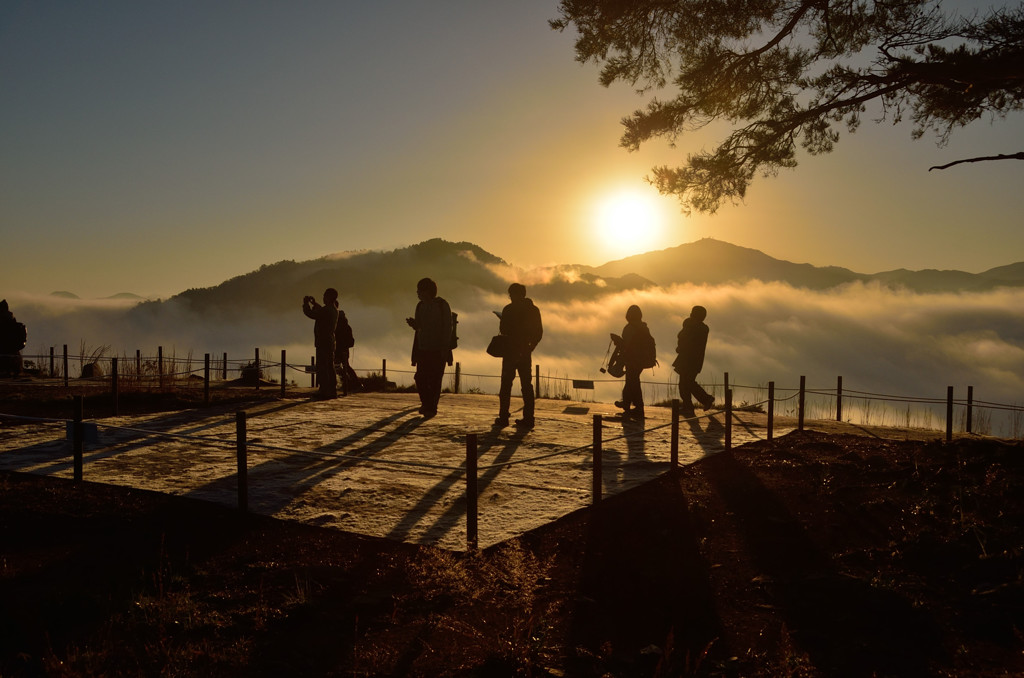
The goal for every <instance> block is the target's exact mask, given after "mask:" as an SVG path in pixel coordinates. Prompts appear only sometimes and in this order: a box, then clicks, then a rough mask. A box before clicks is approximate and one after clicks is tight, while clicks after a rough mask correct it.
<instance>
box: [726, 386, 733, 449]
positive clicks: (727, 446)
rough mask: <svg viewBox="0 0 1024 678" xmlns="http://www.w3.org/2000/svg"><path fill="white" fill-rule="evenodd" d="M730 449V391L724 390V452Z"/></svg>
mask: <svg viewBox="0 0 1024 678" xmlns="http://www.w3.org/2000/svg"><path fill="white" fill-rule="evenodd" d="M731 449H732V389H731V388H727V389H725V451H726V452H728V451H729V450H731Z"/></svg>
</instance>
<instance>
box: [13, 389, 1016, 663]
mask: <svg viewBox="0 0 1024 678" xmlns="http://www.w3.org/2000/svg"><path fill="white" fill-rule="evenodd" d="M51 406H52V407H58V406H59V407H66V403H51ZM35 407H38V408H40V409H37V410H35V411H36V412H37V414H41V413H42V411H43V410H44V409H45V407H44V406H43V405H42V404H37V405H36V406H35ZM54 416H65V415H57V414H55V415H54ZM818 424H820V426H817V427H816V425H818ZM808 428H809V429H812V430H805V431H803V432H799V431H793V432H789V433H786V434H785V435H780V436H779V437H777V438H775V439H774V440H772V441H765V440H759V441H755V442H751V443H747V444H745V445H743V446H741V447H737V448H735V449H733V450H732V451H731V452H724V451H717V452H714V453H712V454H708V455H706V456H704V457H702V458H701V459H699V460H698V461H695V462H694V463H692V464H690V465H687V466H683V467H681V468H679V469H676V470H669V471H667V472H665V473H661V474H660V475H658V476H657V477H655V478H654V479H651V480H648V481H646V482H643V483H642V484H639V485H636V486H633V487H629V488H626V489H624V490H623V491H621V492H620V493H617V494H614V495H611V496H608V497H606V498H605V499H603V500H602V501H601V502H600V503H599V504H598V505H597V506H589V507H583V508H579V509H576V510H574V511H572V512H570V513H568V514H567V515H564V516H562V517H560V518H558V519H557V520H554V521H553V522H550V523H547V524H544V525H541V526H539V527H536V528H533V529H530V530H528V531H526V532H525V533H523V534H521V535H519V536H516V537H513V538H511V539H508V540H505V541H502V542H499V543H496V544H494V545H492V546H489V547H487V548H484V549H480V550H476V551H453V550H449V549H443V548H439V547H436V546H430V545H424V544H410V543H403V542H401V541H397V540H394V539H385V538H379V537H370V536H365V535H358V534H353V533H351V532H346V531H343V530H339V529H336V528H324V527H318V526H315V525H310V524H303V523H298V522H295V521H291V520H280V519H275V518H271V517H267V516H259V515H252V514H242V513H240V512H238V511H237V510H233V509H231V508H230V507H228V506H224V505H220V504H217V503H215V502H210V501H202V500H197V499H194V498H189V497H183V496H173V495H169V494H167V493H162V492H153V491H146V490H139V489H129V488H124V487H115V486H111V485H105V484H99V483H91V482H85V483H81V484H76V483H73V482H72V481H70V480H67V479H64V478H57V477H44V476H41V475H38V474H34V473H16V472H0V545H2V546H0V600H3V601H4V604H3V608H2V612H0V675H3V676H29V675H47V676H93V675H133V676H137V675H146V676H155V675H164V676H239V675H246V676H281V675H293V676H403V675H409V676H623V677H626V676H984V677H988V676H992V677H995V676H1013V675H1022V674H1024V636H1022V630H1024V558H1022V553H1021V551H1022V549H1024V538H1022V537H1024V480H1022V479H1024V475H1022V472H1024V445H1022V444H1021V443H1019V442H1005V441H998V440H992V439H983V438H978V437H962V436H961V437H957V438H956V439H955V440H954V441H953V442H951V443H946V442H943V441H941V440H940V435H939V434H937V433H936V432H930V433H922V432H904V431H895V430H892V431H878V430H873V431H858V434H856V435H855V434H853V433H849V432H839V431H836V430H829V429H835V427H834V426H832V425H825V424H824V423H822V422H813V423H811V424H809V426H808ZM815 428H820V429H821V430H813V429H815Z"/></svg>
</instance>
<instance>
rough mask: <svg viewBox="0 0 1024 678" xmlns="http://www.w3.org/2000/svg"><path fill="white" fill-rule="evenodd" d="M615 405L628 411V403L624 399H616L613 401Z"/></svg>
mask: <svg viewBox="0 0 1024 678" xmlns="http://www.w3.org/2000/svg"><path fill="white" fill-rule="evenodd" d="M615 407H618V408H620V409H623V410H626V411H629V405H627V404H626V401H625V400H616V401H615Z"/></svg>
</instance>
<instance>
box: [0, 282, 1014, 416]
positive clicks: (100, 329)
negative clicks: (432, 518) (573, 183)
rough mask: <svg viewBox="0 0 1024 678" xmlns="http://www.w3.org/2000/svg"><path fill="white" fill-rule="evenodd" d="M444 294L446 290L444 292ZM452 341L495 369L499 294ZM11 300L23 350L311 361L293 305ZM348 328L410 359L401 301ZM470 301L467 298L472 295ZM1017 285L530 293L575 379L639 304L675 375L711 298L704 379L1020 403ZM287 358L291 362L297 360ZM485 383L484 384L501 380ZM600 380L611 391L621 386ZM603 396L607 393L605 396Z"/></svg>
mask: <svg viewBox="0 0 1024 678" xmlns="http://www.w3.org/2000/svg"><path fill="white" fill-rule="evenodd" d="M442 293H443V291H442ZM459 296H460V297H462V298H463V299H462V305H463V306H465V308H460V307H459V306H457V305H456V306H454V307H453V310H455V311H456V312H459V321H460V322H459V334H460V347H459V350H458V351H457V353H456V359H457V360H458V361H459V362H460V363H461V367H462V369H463V371H464V372H465V373H467V374H480V375H496V374H497V373H498V369H499V365H498V361H497V360H496V359H494V358H491V357H489V356H487V355H486V354H485V353H484V347H485V346H486V345H487V341H488V339H489V338H490V336H491V335H492V334H494V333H496V332H497V326H498V321H497V318H496V317H495V316H494V315H493V314H492V313H490V310H500V309H501V308H502V307H503V306H504V304H505V303H507V298H505V297H504V296H501V295H496V294H494V293H490V292H483V291H478V292H477V294H476V296H475V297H472V298H468V299H467V298H466V297H465V291H463V292H462V293H460V295H459ZM9 301H10V303H11V308H12V310H13V311H14V312H15V314H16V315H17V316H18V319H19V320H21V321H22V322H25V323H26V325H28V328H29V340H28V346H27V348H26V351H25V352H26V353H27V354H33V353H35V354H40V355H46V354H48V352H49V347H50V346H55V347H57V350H58V351H60V347H61V346H62V345H63V344H67V345H68V346H69V350H70V351H72V352H77V350H78V349H79V347H80V345H82V344H83V343H84V344H85V345H86V346H88V347H90V348H93V347H97V346H110V347H111V352H112V353H114V354H118V355H120V354H125V355H134V354H135V351H136V349H139V350H141V351H142V352H143V354H144V355H153V354H155V352H156V347H157V346H163V347H164V349H165V352H166V351H168V350H174V351H175V352H177V354H178V355H183V354H185V353H186V352H188V351H191V352H192V353H193V354H194V355H196V356H200V357H201V356H202V354H203V353H205V352H210V353H211V354H213V355H215V356H219V355H221V354H222V353H223V352H228V353H229V355H231V356H238V357H243V356H251V355H252V354H253V352H254V351H253V349H254V348H256V347H259V348H261V351H262V354H263V355H266V356H272V357H275V358H276V357H278V356H279V354H280V351H281V349H286V350H287V351H288V355H289V362H293V361H294V362H296V363H301V362H305V361H308V356H309V355H311V354H312V353H313V349H312V322H311V321H309V320H308V319H307V318H305V317H304V316H303V315H302V313H301V311H300V310H299V308H298V305H297V304H296V309H295V312H294V313H292V314H270V313H267V312H261V311H259V310H253V311H252V312H251V313H247V314H242V315H241V316H240V318H241V319H239V317H237V316H236V317H232V318H231V319H230V321H227V322H225V321H222V320H221V319H219V318H217V317H216V316H213V317H210V316H209V315H206V316H202V317H200V316H198V315H197V314H196V313H195V312H193V311H191V310H189V309H188V308H186V307H185V306H184V305H182V304H176V303H174V302H168V303H165V304H163V305H162V306H161V307H160V308H159V312H138V309H136V310H134V311H133V310H130V306H131V304H126V303H125V302H118V301H109V300H104V301H102V302H88V301H76V300H64V299H55V298H40V297H35V298H32V297H20V298H19V297H13V298H11V299H9ZM344 301H345V300H344V299H343V307H344V309H345V311H346V312H347V314H348V316H349V319H350V322H351V323H352V326H353V328H354V331H355V335H356V348H355V352H354V363H355V365H356V367H357V368H360V369H378V368H379V366H380V365H381V362H382V360H384V359H386V360H387V361H388V365H389V366H390V367H393V368H394V369H395V370H396V372H397V370H398V369H402V368H406V367H407V366H408V355H409V344H410V342H411V339H412V332H411V330H409V329H408V327H406V325H405V323H404V318H405V317H406V316H408V315H411V314H412V311H413V308H414V306H415V299H410V300H409V302H408V304H407V305H406V306H405V307H392V306H386V307H385V306H373V305H366V304H355V303H344ZM467 302H468V303H467ZM1021 302H1022V292H1021V290H1019V289H997V290H993V291H986V292H977V293H957V294H954V293H942V294H920V293H913V292H906V291H893V290H891V289H886V288H883V287H880V286H878V285H864V284H859V283H857V284H851V285H846V286H843V287H839V288H836V289H833V290H828V291H808V290H805V289H798V288H794V287H791V286H789V285H786V284H782V283H761V282H749V283H744V284H734V285H717V286H697V285H679V286H673V287H670V288H667V289H662V288H652V289H647V290H631V291H628V292H622V293H615V294H605V295H601V296H600V297H597V298H595V299H590V300H576V301H572V300H564V301H538V304H539V305H540V307H541V310H542V312H543V315H544V325H545V336H544V340H543V341H542V342H541V345H540V346H539V347H538V350H537V352H536V354H535V362H536V363H538V364H539V365H541V370H542V374H550V375H552V376H562V377H566V378H572V379H598V380H600V379H604V378H606V377H605V375H602V374H601V373H600V372H599V368H600V367H601V366H602V365H603V360H604V356H605V354H606V349H607V346H608V335H609V333H610V332H615V333H619V332H621V330H622V327H623V325H624V324H625V319H624V315H625V310H626V308H627V307H628V306H629V305H630V304H638V305H639V306H640V307H641V308H642V309H643V312H644V320H645V321H646V322H647V323H648V325H649V326H650V328H651V331H652V333H653V334H654V336H655V339H656V340H657V343H658V354H659V359H660V362H661V365H662V366H661V367H659V368H656V369H655V370H653V371H652V372H647V373H645V378H646V379H648V380H650V381H652V382H665V383H670V382H673V381H674V375H673V374H672V373H671V370H670V368H669V367H668V366H669V365H670V364H671V362H672V360H673V358H674V351H675V339H676V333H677V332H678V330H679V328H680V326H681V323H682V320H683V318H685V317H686V316H687V315H688V314H689V310H690V308H691V307H692V306H693V305H695V304H700V305H702V306H705V307H706V308H707V309H708V319H707V323H708V325H709V326H710V328H711V334H710V339H709V343H708V352H707V360H706V363H705V367H704V372H703V373H702V379H703V380H706V381H709V382H715V383H720V382H721V381H722V377H723V374H724V373H726V372H728V373H729V376H730V383H732V384H738V385H750V386H757V385H764V384H766V383H767V382H768V381H774V382H775V383H776V384H777V385H779V387H784V386H785V387H792V386H794V385H795V384H797V383H798V382H799V377H800V376H806V377H807V383H808V386H809V387H811V388H833V387H834V385H835V382H836V377H837V376H840V375H841V376H843V378H844V388H845V389H850V390H858V391H867V392H874V393H884V394H890V395H913V396H920V397H944V395H945V392H946V387H947V386H954V388H955V389H956V392H957V393H958V396H957V397H963V395H962V394H964V393H965V392H966V387H967V386H968V385H971V386H973V387H974V392H975V397H976V398H978V399H980V400H987V401H992V402H1004V403H1015V402H1019V401H1021V400H1024V376H1022V375H1024V322H1022V320H1021V317H1020V308H1021V306H1022V304H1021ZM292 356H294V359H293V358H292ZM496 383H497V382H496V380H494V383H493V384H489V383H487V381H486V380H483V381H481V385H480V388H481V389H482V390H485V391H493V390H495V389H496ZM602 388H604V393H603V394H602V395H603V396H607V392H609V389H610V390H611V392H614V390H615V389H616V388H617V385H615V384H610V385H609V386H607V387H602ZM599 399H605V398H604V397H601V398H599Z"/></svg>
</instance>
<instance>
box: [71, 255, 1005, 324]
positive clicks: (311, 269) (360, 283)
mask: <svg viewBox="0 0 1024 678" xmlns="http://www.w3.org/2000/svg"><path fill="white" fill-rule="evenodd" d="M512 268H513V267H512V266H511V265H510V264H508V263H507V262H506V261H504V260H503V259H501V258H500V257H498V256H495V255H494V254H491V253H490V252H487V251H486V250H484V249H482V248H480V247H479V246H477V245H474V244H472V243H468V242H449V241H446V240H441V239H438V238H435V239H432V240H427V241H424V242H421V243H419V244H416V245H411V246H409V247H404V248H400V249H396V250H392V251H389V252H383V251H363V252H351V253H340V254H336V255H331V256H326V257H323V258H320V259H315V260H311V261H304V262H295V261H279V262H277V263H275V264H268V265H264V266H261V267H260V268H259V269H258V270H255V271H252V272H251V273H247V274H245V275H241V276H238V277H235V278H231V279H230V280H227V281H225V282H223V283H221V284H220V285H217V286H214V287H208V288H196V289H189V290H186V291H184V292H182V293H180V294H178V295H175V296H174V297H172V298H171V299H170V300H168V301H174V302H176V303H178V304H181V305H184V306H185V307H187V308H188V309H190V310H192V311H194V312H197V313H200V314H205V313H219V314H222V315H225V316H228V317H230V316H232V315H235V314H240V313H247V312H249V311H251V310H252V309H254V308H259V309H262V310H264V311H268V312H271V313H275V312H283V311H289V312H290V311H294V310H295V309H296V308H297V307H298V306H299V304H300V303H301V300H302V297H303V296H305V295H307V294H311V295H313V296H315V297H317V298H319V297H320V295H321V294H322V292H323V290H324V289H325V288H327V287H335V288H337V289H338V290H339V291H340V292H341V297H342V300H343V302H344V301H345V300H357V301H359V302H361V303H363V304H365V305H371V306H386V305H390V304H392V303H398V304H405V305H408V304H409V303H410V299H413V300H414V299H415V291H416V281H417V280H419V279H420V278H423V277H431V278H433V279H434V280H436V281H437V283H438V287H439V289H440V293H441V295H442V296H444V297H445V298H447V299H448V300H449V301H450V302H452V303H453V305H455V304H457V305H458V306H459V307H460V308H462V309H464V310H466V311H470V310H473V307H474V306H477V305H480V304H483V303H487V302H485V301H484V300H483V298H482V296H481V294H480V292H481V291H483V292H491V293H493V294H496V295H499V296H501V295H504V294H505V291H506V288H507V286H508V282H509V279H510V278H511V277H513V276H515V277H518V276H519V274H522V275H523V277H525V278H526V279H528V280H530V281H531V282H529V284H528V287H529V294H530V296H531V297H533V298H535V299H540V300H570V299H594V298H597V297H600V296H603V295H607V294H611V293H615V292H621V291H626V290H631V289H646V288H651V287H669V286H671V285H675V284H698V285H700V284H704V285H721V284H727V283H743V282H748V281H753V280H760V281H764V282H779V283H785V284H787V285H791V286H793V287H796V288H806V289H813V290H822V289H829V288H833V287H837V286H840V285H845V284H849V283H857V282H860V283H878V284H881V285H884V286H886V287H889V288H906V289H908V290H912V291H915V292H965V291H983V290H989V289H993V288H996V287H1020V286H1024V262H1018V263H1015V264H1010V265H1008V266H1000V267H998V268H993V269H991V270H988V271H985V272H983V273H977V274H973V273H965V272H963V271H937V270H923V271H909V270H906V269H900V270H896V271H886V272H883V273H875V274H863V273H856V272H854V271H851V270H849V269H845V268H840V267H836V266H826V267H819V266H812V265H810V264H796V263H792V262H789V261H784V260H781V259H775V258H773V257H770V256H768V255H766V254H764V253H763V252H760V251H758V250H754V249H750V248H746V247H739V246H737V245H732V244H729V243H726V242H723V241H720V240H715V239H711V238H705V239H703V240H698V241H696V242H692V243H688V244H684V245H679V246H678V247H671V248H668V249H664V250H659V251H655V252H647V253H645V254H638V255H635V256H631V257H627V258H625V259H619V260H616V261H611V262H608V263H606V264H603V265H601V266H583V265H572V264H567V265H559V266H554V267H548V268H542V269H535V270H531V271H525V272H522V271H521V272H515V271H513V270H512ZM64 294H67V293H64ZM119 296H121V295H119ZM162 303H164V302H161V301H154V302H144V303H141V304H139V306H138V307H136V308H137V309H138V311H139V312H142V313H145V312H147V311H156V310H157V308H158V307H159V306H160V305H161V304H162Z"/></svg>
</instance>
